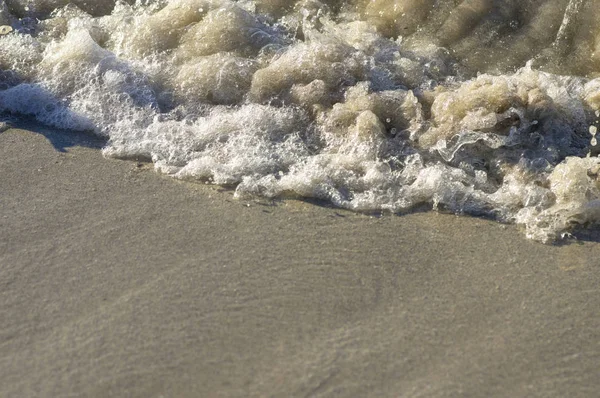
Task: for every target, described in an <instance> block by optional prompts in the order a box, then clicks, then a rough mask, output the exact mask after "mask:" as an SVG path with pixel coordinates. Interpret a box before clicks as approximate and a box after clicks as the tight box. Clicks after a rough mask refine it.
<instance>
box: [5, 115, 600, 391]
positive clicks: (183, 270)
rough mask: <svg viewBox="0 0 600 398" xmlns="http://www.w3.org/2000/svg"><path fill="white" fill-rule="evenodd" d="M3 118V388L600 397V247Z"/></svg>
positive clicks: (590, 241)
mask: <svg viewBox="0 0 600 398" xmlns="http://www.w3.org/2000/svg"><path fill="white" fill-rule="evenodd" d="M27 128H28V130H23V129H9V130H7V131H5V132H2V133H0V187H1V193H0V298H1V299H0V300H1V301H0V320H1V322H0V374H1V375H2V377H1V378H2V382H1V383H0V396H2V397H109V396H114V397H258V396H265V397H266V396H269V397H304V396H306V397H313V396H324V397H330V396H336V397H337V396H340V397H361V396H372V397H388V396H389V397H459V396H460V397H495V396H504V397H565V396H569V397H592V396H595V395H596V394H597V392H598V391H600V378H599V377H598V369H600V295H598V286H599V283H600V261H599V260H598V259H599V258H600V244H598V243H596V241H597V240H598V239H597V237H596V236H594V235H593V234H588V236H587V237H583V238H587V239H582V240H581V239H580V240H577V241H574V240H573V241H570V243H569V244H564V245H559V246H547V245H542V244H539V243H535V242H532V241H528V240H526V239H525V237H524V234H523V233H522V231H519V230H518V228H517V227H516V226H512V225H508V226H506V225H501V224H499V223H496V222H493V221H489V220H482V219H475V218H466V217H457V216H452V215H443V214H436V213H417V214H411V215H406V216H391V215H385V216H382V217H374V216H369V215H364V214H355V213H351V212H348V211H344V210H338V209H333V208H328V207H325V206H319V205H315V204H310V203H305V202H302V201H293V200H289V201H282V202H275V203H271V202H267V201H258V202H257V201H240V200H236V199H234V198H233V194H232V192H231V191H228V190H225V189H222V188H219V187H215V186H205V185H202V184H193V183H187V182H181V181H177V180H174V179H171V178H169V177H166V176H162V175H158V174H156V173H155V172H154V171H153V170H152V167H151V165H147V164H143V163H137V162H135V161H119V160H113V159H105V158H103V157H102V155H101V152H100V148H101V147H102V145H103V142H102V141H101V140H98V139H96V138H94V137H92V136H88V135H85V134H76V133H64V132H59V131H53V130H49V129H47V128H41V127H36V126H27Z"/></svg>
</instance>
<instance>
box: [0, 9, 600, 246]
mask: <svg viewBox="0 0 600 398" xmlns="http://www.w3.org/2000/svg"><path fill="white" fill-rule="evenodd" d="M599 3H600V0H570V1H569V0H534V1H528V2H522V1H516V0H497V1H492V0H464V1H460V2H456V1H445V0H438V1H433V0H374V1H366V0H354V1H349V2H341V1H336V0H328V1H317V0H302V1H283V0H254V1H252V0H245V1H242V0H240V1H232V0H171V1H137V2H134V1H94V2H91V1H83V0H82V1H67V0H52V1H50V0H33V1H30V0H27V1H26V0H6V1H5V2H3V3H2V4H1V5H0V112H4V113H12V114H21V115H28V116H32V117H34V118H36V119H37V120H38V121H40V122H42V123H45V124H48V125H51V126H55V127H59V128H66V129H71V130H90V131H94V132H95V133H97V134H99V135H102V136H105V137H107V138H108V144H107V146H106V147H105V148H104V153H105V155H107V156H111V157H118V158H138V159H148V160H151V161H152V162H153V163H154V164H155V168H156V169H157V170H159V171H161V172H163V173H167V174H169V175H172V176H173V177H175V178H181V179H187V180H194V181H202V182H210V183H215V184H223V185H230V186H234V187H235V190H236V196H238V197H266V198H285V197H305V198H318V199H322V200H326V201H329V202H330V203H332V204H334V205H336V206H340V207H343V208H347V209H352V210H356V211H390V212H405V211H410V210H411V209H414V208H415V207H420V208H422V207H423V206H428V207H430V208H432V209H437V210H441V211H451V212H455V213H459V214H472V215H479V216H487V217H493V218H495V219H498V220H500V221H504V222H515V223H518V224H521V225H523V226H524V227H525V231H526V234H527V236H528V237H531V238H534V239H536V240H540V241H544V242H551V241H554V240H555V239H557V238H560V237H561V236H563V235H565V234H567V233H568V232H569V231H571V230H572V229H574V228H579V227H582V226H585V225H589V224H594V223H597V222H598V221H600V187H599V185H598V173H599V172H600V161H599V160H598V158H597V157H596V155H597V154H598V153H599V152H600V151H599V150H598V145H597V141H595V140H596V137H595V135H593V134H592V133H595V131H597V130H594V128H595V126H596V124H597V123H598V116H597V114H600V113H598V111H600V73H599V72H600V66H599V65H600V63H598V62H597V61H598V59H597V58H598V57H599V55H598V54H600V25H598V24H597V23H596V20H597V19H598V16H599V15H598V11H597V10H598V9H599V8H598V6H599V5H600V4H599ZM590 126H591V127H592V128H590Z"/></svg>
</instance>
